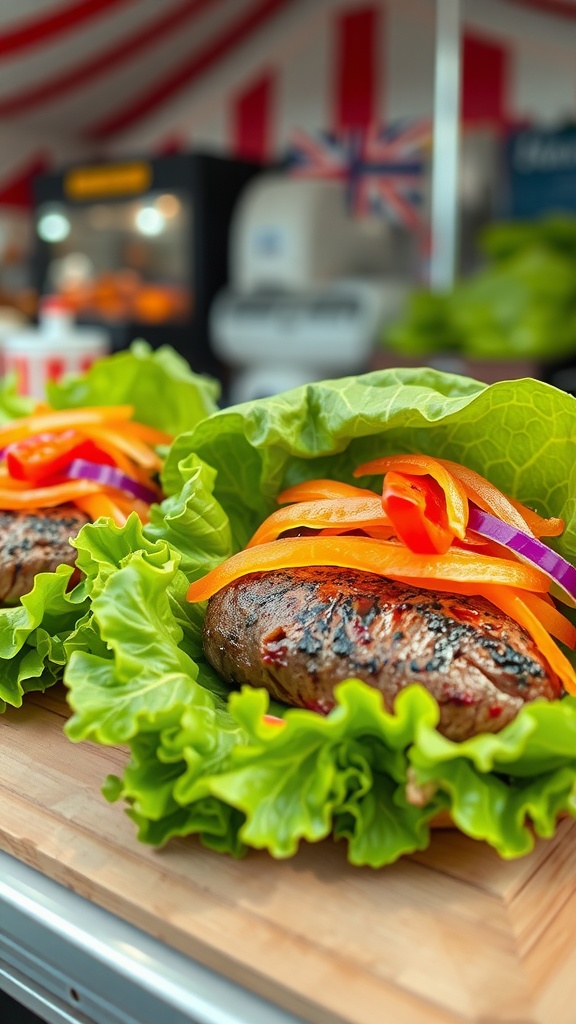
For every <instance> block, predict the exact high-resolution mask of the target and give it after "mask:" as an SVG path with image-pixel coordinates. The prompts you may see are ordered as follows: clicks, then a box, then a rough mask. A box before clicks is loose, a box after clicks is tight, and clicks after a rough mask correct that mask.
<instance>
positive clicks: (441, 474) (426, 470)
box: [354, 455, 468, 540]
mask: <svg viewBox="0 0 576 1024" xmlns="http://www.w3.org/2000/svg"><path fill="white" fill-rule="evenodd" d="M390 470H392V471H393V472H396V473H407V474H408V475H410V476H429V477H432V479H433V480H435V481H436V483H437V484H439V485H440V487H441V488H442V490H443V492H444V499H445V502H446V516H447V522H448V526H449V528H450V530H451V531H452V535H453V536H455V537H459V538H460V540H463V538H464V537H465V535H466V524H467V523H468V498H467V496H466V491H465V489H464V487H463V486H462V484H461V483H460V481H459V480H458V479H456V477H455V475H454V474H453V473H451V472H449V470H448V469H447V468H446V467H445V466H443V465H441V463H440V461H439V460H437V459H433V458H432V457H431V456H429V455H389V456H386V457H384V458H381V459H373V460H372V461H371V462H365V463H364V464H363V465H362V466H359V467H358V469H356V470H355V472H354V476H366V475H368V474H373V473H383V474H387V473H388V472H389V471H390Z"/></svg>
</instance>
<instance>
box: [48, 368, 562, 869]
mask: <svg viewBox="0 0 576 1024" xmlns="http://www.w3.org/2000/svg"><path fill="white" fill-rule="evenodd" d="M575 412H576V404H575V399H574V398H572V397H571V396H569V395H567V394H564V393H563V392H559V391H557V390H556V389H554V388H552V387H550V386H549V385H546V384H543V383H541V382H537V381H533V380H523V381H509V382H502V383H499V384H495V385H492V386H490V387H486V386H485V385H483V384H480V383H479V382H477V381H471V380H468V379H466V378H462V377H457V376H454V375H449V374H443V373H439V372H435V371H432V370H421V371H411V370H398V371H382V372H377V373H371V374H367V375H364V376H363V377H359V378H347V379H344V380H339V381H327V382H323V383H319V384H312V385H307V386H306V387H304V388H300V389H297V390H295V391H292V392H287V393H285V394H283V395H280V396H276V397H274V398H270V399H263V400H260V401H256V402H251V403H247V404H245V405H242V406H237V407H233V408H230V409H226V410H222V411H221V412H218V413H216V414H215V415H214V416H212V417H210V418H209V419H207V420H204V421H202V422H200V423H199V424H198V425H197V426H196V427H195V428H194V429H193V430H192V431H190V432H187V433H185V434H183V435H181V436H180V437H179V438H177V439H176V441H175V443H174V444H173V446H172V448H171V450H170V453H169V454H168V458H167V460H166V464H165V468H164V478H165V481H166V484H165V486H166V487H167V490H168V491H169V494H170V497H169V498H168V499H166V501H165V502H163V504H162V505H161V506H159V507H158V508H157V509H156V510H155V512H154V515H153V519H152V522H151V523H150V524H149V525H148V526H146V527H145V528H144V529H141V528H138V529H137V530H136V529H135V526H134V524H131V523H130V522H129V523H128V524H127V525H126V527H124V528H123V529H122V530H118V529H117V528H114V530H112V528H109V527H105V526H102V527H86V528H85V529H84V530H83V531H82V534H81V537H80V540H81V542H82V551H81V552H79V559H80V564H81V565H82V566H83V567H84V568H85V570H87V571H88V578H89V579H90V581H91V584H90V585H91V587H92V594H93V600H92V603H91V606H90V613H89V616H88V620H89V621H90V623H91V625H90V629H88V627H86V626H85V627H84V631H83V634H82V639H83V642H84V647H83V649H82V650H77V651H74V652H72V654H71V656H70V661H69V664H68V666H67V669H66V674H65V682H66V684H67V686H68V688H69V700H70V704H71V706H72V709H73V712H74V714H73V716H72V718H71V720H70V723H69V724H68V726H67V731H68V735H69V736H70V738H71V739H73V740H96V741H98V742H101V743H119V742H120V743H124V744H125V745H126V746H127V747H128V749H129V752H130V759H129V762H128V765H127V767H126V769H125V772H124V774H123V776H122V777H121V778H110V779H108V780H107V782H106V785H105V793H106V795H107V797H108V798H109V799H123V800H125V801H126V803H127V807H128V811H129V814H130V815H131V817H132V818H133V820H134V821H135V823H136V825H137V828H138V835H139V837H140V839H141V840H142V841H144V842H148V843H153V844H162V843H165V842H167V841H168V840H169V839H170V838H171V837H172V836H184V835H192V834H196V835H198V836H199V837H200V840H201V841H202V842H203V843H205V844H206V845H208V846H210V847H212V848H214V849H218V850H221V851H227V852H229V853H231V854H233V855H240V854H242V853H243V852H245V850H246V849H247V848H249V847H254V848H258V849H266V850H268V851H269V852H270V853H271V854H272V855H273V856H276V857H287V856H291V855H293V854H294V853H295V852H296V850H297V849H298V845H299V843H300V842H302V841H306V842H317V841H320V840H322V839H323V838H325V837H327V836H329V835H331V834H332V835H333V836H335V837H336V838H337V839H342V840H345V841H346V842H347V844H348V855H349V859H350V861H351V862H352V863H354V864H367V865H371V866H373V867H379V866H381V865H383V864H387V863H391V862H392V861H394V860H395V859H396V858H397V857H399V856H401V855H403V854H405V853H407V852H410V851H413V850H417V849H422V848H423V847H425V846H426V845H427V843H428V842H429V827H430V825H429V823H430V820H431V819H432V818H433V817H434V816H435V815H436V814H437V813H438V812H439V811H446V810H448V811H449V812H450V814H451V815H452V818H453V820H454V822H455V823H456V825H457V827H458V828H460V829H461V830H462V831H463V832H465V833H466V834H468V835H471V836H474V837H475V838H477V839H482V840H485V841H486V842H488V843H490V844H491V845H493V846H494V847H495V848H496V849H497V850H498V851H499V853H500V854H502V855H503V856H506V857H510V856H519V855H520V854H523V853H526V852H527V851H528V850H529V849H530V848H531V845H532V843H533V836H534V833H536V834H537V835H542V836H548V835H551V834H552V832H553V830H554V826H555V821H556V817H557V815H558V813H559V812H560V811H564V812H567V813H576V799H575V782H576V701H575V700H574V699H573V698H566V699H565V700H562V701H559V702H557V703H554V704H547V703H544V702H542V703H535V704H531V705H529V706H526V707H525V708H524V709H523V710H522V712H521V713H520V715H518V717H517V718H516V719H515V721H514V722H512V723H510V725H508V726H507V727H506V728H505V729H504V730H502V732H501V733H499V734H497V735H483V736H478V737H475V738H473V739H471V740H468V741H466V742H464V743H459V744H456V743H452V742H451V741H448V740H446V739H445V738H444V737H442V736H441V735H440V734H439V733H438V732H437V730H436V723H437V720H438V707H437V705H436V703H435V701H434V700H433V699H432V697H431V696H430V695H429V694H428V693H427V692H426V691H425V690H424V689H422V688H420V687H410V688H408V689H407V690H406V691H403V692H402V693H401V694H400V696H399V698H398V700H397V702H396V707H395V711H394V714H389V713H387V712H386V711H384V710H383V707H382V701H381V697H380V695H379V694H378V693H377V692H376V691H374V690H372V689H371V688H370V687H368V686H366V685H365V684H364V683H361V682H359V681H358V680H350V681H348V682H346V683H342V684H339V685H338V687H337V688H336V689H337V695H338V704H337V707H336V708H335V709H334V711H333V712H332V713H331V714H330V715H329V716H327V717H326V718H323V717H321V716H318V715H316V714H314V713H313V712H310V711H304V710H294V709H293V710H287V709H285V708H284V709H282V708H279V707H278V706H275V707H274V709H273V710H274V713H275V714H278V713H280V714H282V716H283V717H284V719H285V723H286V724H285V725H284V726H277V725H273V724H268V723H266V722H265V721H263V717H262V716H263V715H264V714H265V713H266V711H267V709H268V708H269V700H268V695H267V694H266V693H265V692H264V691H263V690H256V689H250V688H246V689H244V690H242V691H241V692H240V693H232V694H229V695H227V694H226V692H225V690H224V689H223V688H222V685H221V684H220V683H219V681H218V680H217V679H216V677H215V675H214V673H213V672H212V670H211V669H210V667H209V666H208V665H207V663H206V661H205V659H204V655H203V652H202V646H201V625H202V617H203V607H202V606H201V605H190V604H188V603H187V601H186V589H187V584H188V581H189V580H190V579H193V578H196V577H197V576H199V575H201V574H202V573H204V572H205V571H206V570H207V569H208V568H210V567H212V565H214V564H217V563H218V562H220V561H221V560H222V559H223V558H225V557H227V555H228V554H229V553H230V552H231V551H235V550H237V549H239V548H240V547H242V546H243V545H244V544H245V543H246V541H247V540H248V538H249V537H250V535H251V533H252V532H253V531H254V530H255V529H256V527H257V526H258V525H259V524H260V522H261V521H262V519H263V518H264V517H265V516H266V515H267V514H269V513H270V512H271V511H272V510H273V509H274V507H275V497H276V495H277V494H278V492H279V491H280V490H281V489H282V488H283V487H285V486H288V485H289V484H291V483H295V482H297V481H299V480H302V479H306V478H312V477H318V476H320V477H323V476H335V477H337V478H339V479H342V480H346V481H349V482H352V481H353V480H354V477H353V471H354V468H355V467H356V466H357V465H358V464H359V463H360V462H363V461H365V460H368V459H370V458H373V457H375V456H377V455H381V454H387V453H392V452H404V451H420V452H427V453H430V454H434V455H439V456H442V457H445V458H449V459H453V460H456V461H459V462H462V463H464V464H466V465H468V466H470V467H471V468H473V469H476V470H477V471H478V472H480V473H482V474H483V475H485V476H487V477H488V478H489V479H491V480H493V481H494V483H495V484H497V486H499V487H501V488H502V489H503V490H505V491H507V492H508V493H510V494H512V495H515V496H516V497H517V498H518V499H520V500H522V501H525V502H527V503H528V504H530V505H532V506H533V507H535V508H536V509H537V510H538V511H539V512H541V513H543V514H546V515H549V514H554V515H561V516H563V518H564V519H565V521H566V524H567V525H566V530H565V532H564V534H563V536H562V537H561V538H558V539H557V540H556V541H555V542H554V543H555V544H556V545H557V547H558V550H560V551H561V552H562V553H563V554H564V555H565V556H567V557H568V558H571V559H572V560H575V559H576V470H575V467H574V460H573V431H574V422H575ZM362 482H364V481H362ZM366 483H367V484H370V483H373V484H375V485H377V484H378V481H376V480H373V481H370V480H367V481H366Z"/></svg>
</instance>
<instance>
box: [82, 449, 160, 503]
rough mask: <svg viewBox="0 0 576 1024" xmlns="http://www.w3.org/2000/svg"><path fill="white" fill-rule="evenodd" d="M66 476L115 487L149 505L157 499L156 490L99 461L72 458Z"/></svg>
mask: <svg viewBox="0 0 576 1024" xmlns="http://www.w3.org/2000/svg"><path fill="white" fill-rule="evenodd" d="M66 476H67V477H70V479H71V480H93V481H94V483H97V484H102V486H103V487H116V488H118V490H120V491H126V493H127V494H131V495H132V497H133V498H140V499H141V501H146V502H147V503H148V504H149V505H150V504H151V503H152V502H153V501H158V495H157V494H156V491H153V490H152V489H151V488H150V487H146V486H145V485H144V484H141V483H139V481H138V480H133V479H132V477H130V476H126V473H122V471H121V470H120V469H116V467H115V466H107V465H104V464H103V463H100V462H89V461H88V460H87V459H74V460H73V461H72V462H71V463H70V465H69V466H67V468H66Z"/></svg>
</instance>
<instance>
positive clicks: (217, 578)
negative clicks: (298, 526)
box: [187, 536, 550, 601]
mask: <svg viewBox="0 0 576 1024" xmlns="http://www.w3.org/2000/svg"><path fill="white" fill-rule="evenodd" d="M312 565H334V566H341V567H342V568H347V569H359V570H360V571H361V572H372V573H376V574H377V575H379V576H388V577H390V579H396V578H399V577H402V578H404V577H406V578H410V577H417V578H420V579H426V580H428V581H432V580H436V579H439V580H455V581H459V580H460V581H462V582H467V583H470V582H472V583H502V584H505V585H507V586H512V587H517V588H519V589H521V590H532V591H536V592H540V593H547V591H548V589H549V586H550V581H549V579H548V577H547V576H546V574H545V573H543V572H540V571H539V570H538V569H535V568H534V567H533V566H531V565H526V564H524V563H520V562H513V561H509V560H508V559H503V558H491V557H487V556H485V555H479V554H477V553H476V552H473V553H470V552H468V551H465V550H463V549H460V548H454V549H450V550H449V551H447V552H446V554H444V555H418V554H415V553H414V552H412V551H408V550H407V548H406V547H405V546H404V545H403V544H397V543H394V542H391V541H385V540H372V539H371V538H369V537H351V536H347V537H297V538H294V539H288V538H285V539H284V540H275V541H270V542H269V543H267V544H259V545H257V546H255V547H252V548H247V549H244V550H243V551H239V552H238V553H237V554H235V555H232V556H231V558H228V559H227V560H226V561H225V562H223V563H222V564H221V565H219V566H217V567H216V568H215V569H212V570H211V572H209V573H207V575H206V576H204V577H203V578H202V579H200V580H197V581H196V582H194V583H191V584H190V587H189V589H188V594H187V597H188V600H189V601H205V600H207V599H208V598H210V597H212V595H213V594H215V593H216V592H217V591H218V590H221V589H222V587H225V586H227V585H228V584H229V583H233V582H234V580H236V579H238V578H240V577H241V576H247V575H248V574H250V573H253V572H266V571H271V570H274V569H286V568H292V567H297V566H312ZM428 585H429V586H430V582H429V584H428Z"/></svg>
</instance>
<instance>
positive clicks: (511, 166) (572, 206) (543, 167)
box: [506, 128, 576, 217]
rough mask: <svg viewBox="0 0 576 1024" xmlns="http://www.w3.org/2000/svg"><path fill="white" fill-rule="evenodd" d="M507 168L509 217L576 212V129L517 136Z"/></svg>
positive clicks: (508, 154) (508, 151) (530, 131)
mask: <svg viewBox="0 0 576 1024" xmlns="http://www.w3.org/2000/svg"><path fill="white" fill-rule="evenodd" d="M506 164H507V171H508V175H507V177H508V189H509V194H508V210H507V212H508V214H509V215H510V216H512V217H536V216H539V215H540V214H546V213H554V212H560V211H564V212H566V211H567V212H575V211H576V128H563V129H561V130H557V131H553V130H548V131H546V130H540V129H528V130H523V131H519V132H516V133H515V134H513V135H512V136H510V138H509V139H508V141H507V143H506Z"/></svg>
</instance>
